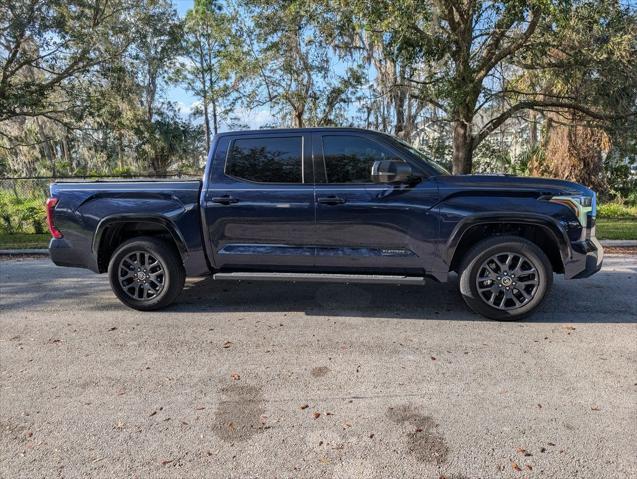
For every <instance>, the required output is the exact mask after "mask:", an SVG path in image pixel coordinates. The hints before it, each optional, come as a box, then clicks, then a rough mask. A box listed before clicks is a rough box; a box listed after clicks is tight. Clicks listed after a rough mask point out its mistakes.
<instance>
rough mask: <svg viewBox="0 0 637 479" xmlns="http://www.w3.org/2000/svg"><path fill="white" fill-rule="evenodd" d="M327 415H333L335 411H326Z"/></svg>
mask: <svg viewBox="0 0 637 479" xmlns="http://www.w3.org/2000/svg"><path fill="white" fill-rule="evenodd" d="M325 415H326V416H333V415H334V413H333V412H329V411H327V412H326V413H325Z"/></svg>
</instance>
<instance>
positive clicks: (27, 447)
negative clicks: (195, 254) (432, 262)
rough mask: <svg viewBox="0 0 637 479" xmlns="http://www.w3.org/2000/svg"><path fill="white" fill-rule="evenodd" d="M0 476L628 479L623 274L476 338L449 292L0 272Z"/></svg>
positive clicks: (630, 392) (633, 345)
mask: <svg viewBox="0 0 637 479" xmlns="http://www.w3.org/2000/svg"><path fill="white" fill-rule="evenodd" d="M0 287H1V290H0V294H1V297H0V476H1V477H3V478H38V477H46V478H53V477H68V478H74V477H118V478H119V477H144V478H146V477H153V478H154V477H180V478H182V477H215V478H216V477H220V478H226V477H228V478H229V477H232V478H256V477H259V478H270V477H272V478H274V477H277V478H297V477H303V478H319V477H328V478H331V477H335V478H349V477H361V478H399V477H414V478H433V479H438V478H439V477H445V478H447V479H451V478H454V479H461V478H464V479H466V478H472V479H473V478H536V477H542V478H560V479H562V478H595V479H600V478H629V477H635V474H636V471H637V440H636V439H637V257H635V256H608V257H607V258H606V260H605V266H604V269H603V270H602V271H601V272H600V273H598V274H597V275H595V276H594V277H592V278H589V279H585V280H577V281H563V280H561V279H559V278H558V279H557V281H556V283H555V286H554V289H553V291H552V293H551V296H550V298H549V299H548V301H547V302H546V303H545V304H544V306H543V307H542V310H541V311H540V312H539V313H537V314H536V315H535V316H534V317H532V318H531V319H529V320H526V321H524V322H519V323H497V322H492V321H487V320H484V319H482V318H481V317H479V316H477V315H475V314H473V313H470V312H468V311H467V310H466V309H465V306H464V304H463V303H462V301H461V299H460V298H459V296H458V293H457V292H456V289H455V288H456V283H455V279H454V281H452V282H451V283H449V284H445V285H439V284H429V285H427V286H425V287H418V286H381V285H365V286H342V285H330V284H318V285H316V284H282V283H222V282H212V281H210V280H203V281H195V282H189V283H188V290H187V291H186V292H185V293H184V294H183V296H182V297H181V299H180V302H179V304H176V305H175V306H173V307H171V308H169V309H167V310H165V311H162V312H156V313H140V312H136V311H133V310H130V309H126V308H125V307H124V306H122V305H120V303H119V302H118V301H117V300H116V299H115V298H114V296H113V295H112V294H111V292H110V290H109V286H108V281H107V278H106V277H105V276H98V275H94V274H93V273H90V272H88V271H82V270H76V269H68V268H56V267H54V266H53V265H52V264H51V263H49V261H48V260H46V259H41V260H34V259H25V260H21V261H20V260H5V261H0Z"/></svg>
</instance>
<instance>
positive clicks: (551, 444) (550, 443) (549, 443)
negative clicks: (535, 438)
mask: <svg viewBox="0 0 637 479" xmlns="http://www.w3.org/2000/svg"><path fill="white" fill-rule="evenodd" d="M547 444H548V445H549V446H555V444H553V443H552V442H547Z"/></svg>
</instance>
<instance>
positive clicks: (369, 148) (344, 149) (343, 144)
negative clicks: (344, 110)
mask: <svg viewBox="0 0 637 479" xmlns="http://www.w3.org/2000/svg"><path fill="white" fill-rule="evenodd" d="M323 156H324V157H325V172H326V173H327V182H328V183H371V182H372V179H371V173H372V165H373V164H374V162H375V161H378V160H389V159H392V158H393V156H392V155H390V154H389V152H387V151H385V150H384V149H383V148H382V147H381V146H380V145H378V144H376V143H374V142H373V141H371V140H368V139H367V138H362V137H360V136H345V135H338V136H324V137H323Z"/></svg>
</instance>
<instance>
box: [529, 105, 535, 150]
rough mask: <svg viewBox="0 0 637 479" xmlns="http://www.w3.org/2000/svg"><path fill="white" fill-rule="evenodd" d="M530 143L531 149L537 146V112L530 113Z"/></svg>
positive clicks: (531, 111)
mask: <svg viewBox="0 0 637 479" xmlns="http://www.w3.org/2000/svg"><path fill="white" fill-rule="evenodd" d="M529 120H530V125H529V143H530V145H531V148H535V147H536V146H537V112H536V111H535V110H530V111H529Z"/></svg>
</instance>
